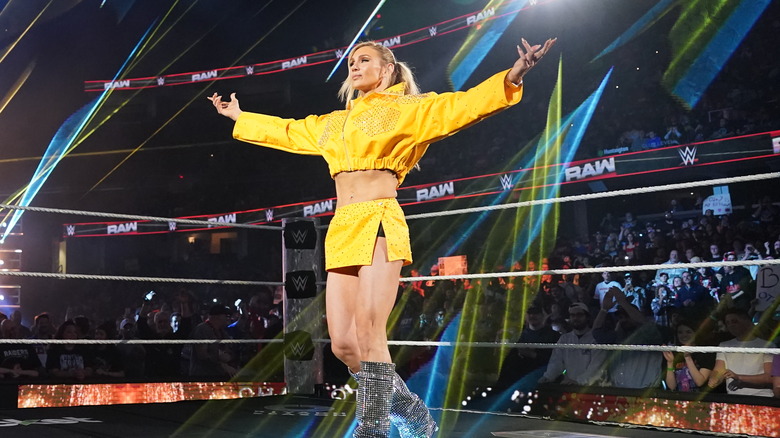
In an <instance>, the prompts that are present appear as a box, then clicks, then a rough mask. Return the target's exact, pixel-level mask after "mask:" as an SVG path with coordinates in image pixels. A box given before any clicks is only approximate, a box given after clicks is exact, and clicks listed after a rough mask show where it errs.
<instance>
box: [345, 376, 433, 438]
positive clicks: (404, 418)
mask: <svg viewBox="0 0 780 438" xmlns="http://www.w3.org/2000/svg"><path fill="white" fill-rule="evenodd" d="M347 370H349V374H350V375H351V376H352V377H353V378H354V379H355V380H356V381H357V382H358V383H359V382H360V373H354V372H352V370H351V369H349V367H347ZM390 422H391V423H392V424H393V426H395V427H396V428H397V429H398V432H399V433H400V435H401V438H431V437H433V434H434V433H436V431H437V430H438V429H439V428H438V427H437V426H436V421H434V420H433V417H431V413H430V412H429V411H428V408H427V407H426V406H425V403H423V401H422V400H421V399H420V397H418V396H417V394H415V393H413V392H412V391H410V390H409V388H408V387H407V386H406V383H405V382H404V380H403V379H402V378H401V376H399V375H398V373H396V372H393V401H392V405H391V408H390Z"/></svg>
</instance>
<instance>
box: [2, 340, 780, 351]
mask: <svg viewBox="0 0 780 438" xmlns="http://www.w3.org/2000/svg"><path fill="white" fill-rule="evenodd" d="M283 342H284V340H283V339H127V340H125V339H104V340H97V339H0V345H2V344H33V345H40V344H60V345H62V344H65V345H67V344H76V345H111V344H114V345H119V344H142V345H144V344H154V345H158V344H280V343H283ZM312 342H316V343H318V344H327V343H330V342H331V341H330V339H313V340H312ZM387 343H388V345H398V346H407V347H476V348H487V347H493V348H495V347H511V348H538V349H548V350H549V349H555V348H560V349H567V350H616V351H622V350H630V351H659V352H660V351H674V352H679V353H719V352H729V353H755V354H780V348H778V347H765V348H752V347H717V346H677V345H628V344H626V345H624V344H557V343H551V344H543V343H534V342H525V343H522V342H447V341H388V342H387Z"/></svg>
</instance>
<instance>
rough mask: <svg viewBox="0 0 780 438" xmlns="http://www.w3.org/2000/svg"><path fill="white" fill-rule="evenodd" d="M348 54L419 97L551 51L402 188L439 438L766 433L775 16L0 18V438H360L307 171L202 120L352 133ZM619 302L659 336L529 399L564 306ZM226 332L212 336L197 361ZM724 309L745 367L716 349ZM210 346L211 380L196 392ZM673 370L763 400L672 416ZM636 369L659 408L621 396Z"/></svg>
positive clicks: (422, 384)
mask: <svg viewBox="0 0 780 438" xmlns="http://www.w3.org/2000/svg"><path fill="white" fill-rule="evenodd" d="M378 6H381V7H379V8H378V9H377V10H376V11H375V8H377V7H378ZM372 11H375V12H372ZM364 23H365V24H366V25H365V27H364V26H363V25H364ZM356 34H357V35H358V36H359V38H358V40H359V41H366V40H375V41H378V42H381V43H382V44H384V45H385V46H387V47H389V48H391V49H392V50H393V51H394V53H395V55H396V57H397V59H399V60H402V61H406V62H408V63H409V64H410V65H411V67H412V69H413V71H414V73H415V75H416V78H417V80H418V82H419V84H420V85H421V89H422V90H423V91H424V92H428V91H434V92H438V93H443V92H450V91H460V90H466V89H469V88H470V87H472V86H474V85H476V84H478V83H480V82H481V81H482V80H483V79H485V78H487V77H489V76H491V75H493V74H495V73H497V72H499V71H502V70H506V69H508V68H510V67H511V66H512V64H513V63H514V61H515V60H516V59H517V49H516V45H518V44H520V41H521V39H522V38H525V39H526V40H528V41H529V42H530V43H531V44H541V43H542V42H543V41H544V40H546V39H547V38H553V37H557V38H558V40H557V43H556V45H555V46H554V47H553V49H552V50H551V52H550V53H549V54H548V55H547V56H546V57H545V60H544V61H543V62H541V63H540V64H539V65H538V66H537V67H535V68H534V69H533V70H531V72H529V73H528V75H527V76H526V77H525V78H524V85H523V86H524V91H523V99H522V101H521V102H520V103H519V104H518V105H517V106H515V107H513V108H510V109H508V110H506V111H503V112H501V113H500V114H497V115H495V116H493V117H490V118H489V119H486V120H484V121H482V122H480V123H479V124H477V125H475V126H473V127H470V128H468V129H466V130H464V131H462V132H459V133H458V134H456V135H454V136H452V137H447V138H445V139H443V140H441V141H439V142H437V143H434V144H433V145H431V147H430V149H429V150H428V152H427V153H426V155H425V156H424V157H423V159H422V161H421V162H420V166H419V169H418V170H414V171H412V172H411V173H410V174H409V175H408V177H407V178H406V180H405V181H404V183H403V185H402V186H400V187H399V189H398V200H399V202H400V204H401V205H402V207H403V208H404V211H405V213H406V214H407V218H408V219H409V225H410V231H411V238H412V247H413V252H414V255H415V260H414V263H413V264H412V265H411V266H408V267H405V268H404V271H403V272H402V276H403V277H404V278H403V279H402V282H401V283H400V285H399V290H398V299H397V302H396V306H395V308H394V310H393V313H392V314H391V317H390V323H389V326H388V338H389V339H390V343H391V353H392V355H393V359H394V361H395V363H396V365H397V370H398V372H399V374H401V376H402V377H403V378H404V379H405V380H406V381H407V384H408V385H409V386H410V388H411V389H412V390H414V391H415V392H417V393H419V394H420V395H421V397H423V399H424V400H425V401H426V403H427V404H428V405H429V406H430V407H431V408H432V413H433V414H434V416H435V417H436V419H437V421H438V423H439V427H440V430H439V432H438V435H437V436H439V437H442V438H445V437H446V438H450V437H483V436H484V437H488V436H504V437H560V438H566V437H593V436H623V437H679V436H690V435H691V434H693V435H704V436H751V437H753V436H780V399H779V398H778V397H780V364H778V363H779V362H780V359H777V356H778V355H780V350H779V349H778V348H777V342H778V340H779V339H780V312H779V311H778V305H779V304H780V281H778V278H780V265H778V262H777V260H778V258H780V195H779V194H778V187H780V185H779V184H778V178H780V173H779V172H780V101H779V100H778V96H780V90H779V89H778V84H780V61H778V59H777V47H779V46H780V2H777V1H771V0H631V1H627V0H490V1H488V0H387V1H383V2H378V1H377V2H374V1H354V0H270V1H267V0H231V1H224V0H187V1H182V0H154V1H149V0H53V1H50V0H0V201H2V202H0V204H1V205H0V313H2V315H0V320H2V319H6V318H7V319H8V322H7V323H6V322H3V325H2V326H0V327H2V331H0V352H2V354H3V355H2V357H0V430H1V431H2V432H0V433H2V436H3V437H6V436H9V437H10V436H52V437H55V436H56V437H86V436H100V437H109V436H110V437H114V436H116V437H120V436H121V437H128V436H145V437H157V436H188V437H189V436H219V437H223V436H224V437H234V436H235V437H239V436H258V437H341V436H351V430H352V429H353V428H354V421H353V420H354V402H355V387H356V384H355V382H354V381H353V380H351V379H350V376H349V374H348V373H347V370H346V367H344V366H343V365H342V364H341V363H340V362H339V361H338V360H337V359H336V358H335V357H334V356H333V354H332V353H331V351H330V345H329V343H328V334H327V328H326V326H325V324H324V300H323V296H324V293H325V290H324V279H325V278H326V273H325V272H324V271H323V263H322V261H321V258H322V256H321V253H320V252H319V249H320V247H321V244H322V238H323V236H324V233H325V228H326V227H327V224H328V223H329V221H330V218H331V217H332V215H333V212H334V210H335V209H336V199H335V191H334V190H333V183H332V180H331V178H330V176H329V173H328V168H327V166H326V164H325V162H324V161H323V160H322V159H321V158H320V157H313V156H304V155H292V154H287V153H284V152H280V151H276V150H272V149H269V148H262V147H257V146H253V145H250V144H247V143H240V142H238V141H236V140H233V139H232V137H231V131H232V126H233V123H232V122H231V121H230V120H228V119H226V118H224V117H222V116H219V115H218V114H216V112H215V110H214V107H213V106H212V104H211V102H209V101H208V100H207V99H206V97H207V96H211V95H212V94H213V93H218V94H220V95H222V96H224V97H225V98H227V97H228V96H230V94H231V93H236V96H237V98H238V99H240V102H241V108H242V109H243V110H245V111H253V112H260V113H266V114H272V115H277V116H280V117H284V118H303V117H305V116H307V115H309V114H325V113H328V112H330V111H333V110H335V109H341V108H343V106H342V105H343V103H341V102H339V101H338V99H337V92H338V89H339V87H340V85H341V82H342V80H343V79H344V78H345V77H346V74H347V67H346V65H345V64H346V63H345V62H341V63H340V64H339V65H338V67H337V62H340V58H341V57H342V56H343V55H345V53H346V52H345V51H346V49H347V47H348V46H349V45H350V43H351V42H352V41H353V38H354V37H355V35H356ZM336 67H337V68H336ZM334 68H335V71H334ZM331 74H332V77H331ZM434 225H435V226H434ZM299 226H302V227H303V228H296V227H299ZM309 226H310V227H311V228H310V229H311V230H313V232H312V233H311V234H310V236H313V235H315V234H316V236H317V239H312V240H313V242H312V243H311V246H310V247H311V248H312V249H313V251H312V253H311V254H312V255H311V257H312V259H311V260H313V261H310V262H308V263H309V267H308V268H307V269H308V270H307V271H306V272H307V273H306V274H305V275H304V274H301V273H302V272H303V271H302V270H299V269H298V268H296V266H298V264H300V259H301V257H299V256H300V253H299V252H297V251H303V250H302V249H301V248H303V247H305V246H306V245H308V243H302V240H305V239H299V237H302V236H304V234H305V230H306V229H307V228H306V227H309ZM282 227H284V232H280V231H282V229H283V228H282ZM301 230H303V231H301ZM314 230H316V231H314ZM291 242H292V243H291ZM296 245H298V246H296ZM301 245H303V246H301ZM307 248H308V247H307ZM306 257H309V255H307V256H306ZM307 260H309V259H307ZM729 262H732V265H735V266H737V268H734V267H733V266H732V265H729V264H728V263H729ZM674 263H683V265H681V266H679V267H675V266H670V265H671V264H674ZM702 264H704V265H706V266H704V265H702ZM743 265H744V266H743ZM567 271H571V272H567ZM732 271H736V272H737V273H736V274H735V273H734V272H732ZM604 272H608V274H605V273H604ZM309 273H310V274H311V276H310V277H307V276H306V275H309ZM494 273H504V274H503V275H493V274H494ZM662 274H666V275H667V277H668V280H666V279H663V278H662ZM296 275H297V276H296ZM686 275H687V277H688V278H692V281H693V283H691V284H695V287H696V288H698V289H696V290H701V291H704V292H703V296H704V297H705V298H704V299H702V300H701V301H700V302H697V303H695V304H693V305H691V304H686V303H684V302H682V299H681V300H680V302H675V297H676V296H677V297H679V296H682V295H681V294H683V293H685V292H684V291H683V292H680V291H681V290H683V289H680V288H686V287H687V288H689V289H690V288H692V287H694V286H691V285H690V284H688V283H684V281H687V280H683V278H684V277H685V276H686ZM735 275H737V276H738V277H735ZM440 276H447V277H445V278H444V279H438V278H437V277H440ZM418 277H419V279H410V278H418ZM608 277H610V278H608ZM676 277H680V280H679V282H680V284H677V283H676V282H677V280H676V279H675V278H676ZM609 281H614V282H615V283H617V286H618V287H620V288H621V289H623V290H624V291H625V292H626V295H627V296H629V298H630V299H632V300H633V301H632V302H633V304H635V305H636V307H637V308H638V309H639V310H640V311H641V312H643V313H644V317H645V318H646V319H647V324H649V325H651V326H653V327H654V330H656V331H657V332H658V333H659V334H660V335H661V336H662V339H658V340H656V341H653V342H650V341H647V342H640V341H638V340H637V341H636V342H633V340H636V338H630V337H629V338H628V339H627V340H625V342H622V341H621V342H617V341H616V342H606V343H602V344H608V345H606V346H595V347H594V346H589V347H587V348H586V349H581V350H576V351H578V352H582V354H587V355H588V356H589V357H590V355H591V353H592V354H593V355H596V353H597V352H600V353H603V355H604V357H605V359H604V362H603V364H602V365H601V367H598V368H597V369H596V370H594V373H593V375H592V376H591V377H592V378H590V379H588V381H586V382H583V381H576V379H573V377H575V376H573V375H572V374H573V371H571V369H572V368H569V369H563V370H562V371H561V370H559V372H558V373H557V374H556V373H553V375H550V373H551V370H552V369H553V366H552V365H551V364H552V363H553V362H554V361H555V360H557V359H556V358H558V357H559V353H560V355H563V354H564V353H562V352H563V351H567V350H565V347H560V348H557V349H553V345H554V344H555V342H556V339H558V338H559V336H566V334H567V333H573V332H572V330H573V329H574V328H573V326H575V325H576V324H575V322H574V321H573V320H572V318H571V316H570V315H569V311H568V309H573V308H572V307H570V305H571V304H573V303H581V304H582V307H583V308H585V309H588V310H587V311H586V313H587V314H589V315H590V318H588V324H591V323H593V322H594V320H595V319H596V315H597V314H598V313H599V306H600V303H599V300H598V291H599V288H600V287H601V286H600V285H601V284H608V283H609ZM689 289H684V290H689ZM216 306H220V307H221V308H222V309H225V308H226V307H227V308H228V309H227V311H229V313H230V315H227V316H228V318H229V321H228V322H229V324H230V325H229V326H228V328H227V329H226V330H225V332H224V333H222V334H221V335H219V336H217V338H218V339H214V338H212V337H206V338H198V336H197V334H198V333H199V331H198V327H200V324H201V323H202V322H203V321H204V320H206V319H207V318H209V314H210V313H211V314H212V315H213V314H214V313H213V309H214V308H215V307H216ZM575 307H576V306H575ZM732 307H736V308H742V309H744V310H746V311H747V312H748V316H749V317H750V318H751V327H752V328H751V330H750V336H751V337H755V338H756V339H758V340H762V342H764V341H766V342H764V343H763V344H762V345H753V347H758V348H760V350H757V351H758V352H751V351H748V352H741V353H729V350H727V349H726V350H723V349H722V347H728V345H725V346H724V345H720V343H721V342H723V341H727V340H729V339H732V338H734V337H735V336H736V335H734V334H733V333H732V332H731V331H730V326H729V324H726V323H725V321H726V320H727V319H728V312H729V308H732ZM42 315H43V316H42ZM534 315H536V316H534ZM538 315H541V319H538V320H537V321H536V322H534V318H537V316H538ZM616 318H619V317H616ZM539 321H541V322H539ZM609 322H610V318H609V317H608V318H607V322H606V324H607V325H609ZM612 322H614V321H612ZM167 326H170V328H168V327H167ZM542 326H543V327H545V329H546V330H547V333H554V335H553V336H554V337H553V338H549V337H547V338H543V337H542V336H541V335H539V334H538V333H539V332H540V331H539V330H540V329H539V327H542ZM681 326H685V327H690V328H691V329H692V330H693V333H694V335H695V342H694V341H690V342H687V343H686V342H683V341H681V340H680V339H679V337H678V330H679V329H680V327H681ZM69 327H71V328H73V333H74V335H72V337H69V336H68V335H67V332H68V331H69V330H68V328H69ZM161 327H162V328H161ZM643 327H644V326H643ZM66 339H70V341H67V340H66ZM204 339H210V340H211V341H209V340H204ZM561 339H564V338H561ZM160 341H163V342H160ZM559 342H561V343H564V342H563V341H559ZM582 343H586V344H588V345H590V343H588V342H584V341H583V342H582ZM634 344H641V345H634ZM727 344H728V343H727ZM73 345H76V347H75V348H77V349H79V351H81V352H82V353H83V360H84V363H81V364H80V365H81V366H80V367H76V368H78V369H79V370H80V371H73V372H69V373H62V370H59V369H58V368H57V366H56V365H57V364H53V363H52V362H53V361H52V360H51V358H52V357H53V356H55V355H58V354H61V350H62V349H63V348H65V347H66V346H67V347H68V348H71V347H73ZM204 345H205V346H207V348H212V347H213V348H219V350H220V354H221V355H224V356H221V357H224V358H225V359H224V365H225V367H226V368H225V369H226V370H228V369H229V371H226V372H225V373H224V375H218V374H211V375H199V374H197V373H195V374H193V373H191V372H190V364H189V361H190V358H191V357H192V355H193V354H194V353H193V352H194V351H196V350H197V349H198V348H201V346H204ZM681 346H682V347H692V348H693V350H690V351H693V353H692V354H693V355H694V357H695V358H696V360H697V361H700V362H697V363H699V364H701V363H705V362H706V363H709V362H707V361H711V362H712V363H714V362H715V357H716V354H717V357H718V358H721V355H723V354H742V356H744V357H749V358H750V359H745V362H753V361H754V360H753V359H755V358H756V357H763V359H761V360H759V364H760V363H764V364H767V363H768V364H770V365H771V362H772V361H774V368H773V370H774V371H773V372H772V373H770V372H769V371H765V379H764V380H765V381H764V382H762V383H761V384H760V385H757V386H758V388H755V391H754V392H750V391H747V392H745V391H743V390H744V389H746V388H744V386H743V387H740V386H739V384H740V380H739V379H737V380H735V381H729V382H730V383H734V382H737V384H736V386H733V387H732V385H726V384H722V385H720V386H718V387H715V388H710V387H708V386H707V385H694V387H693V388H689V387H687V386H686V387H685V388H682V383H680V385H677V386H676V387H670V384H669V380H668V376H667V372H671V373H677V372H678V371H681V370H682V369H681V368H680V367H682V368H685V365H684V364H685V360H687V359H683V358H684V357H685V354H687V353H686V351H685V349H684V348H682V349H681V348H680V347H681ZM601 347H604V349H600V348H601ZM645 347H649V348H648V349H647V350H646V352H644V353H643V354H646V356H643V357H644V358H645V359H643V360H645V362H643V363H642V365H641V367H640V368H642V370H644V369H645V368H646V369H648V370H653V372H656V373H657V378H655V379H654V380H653V383H652V384H650V385H647V384H643V385H639V386H637V385H623V384H620V383H616V380H615V379H614V374H613V373H614V369H615V367H616V364H618V365H619V362H620V361H628V359H626V357H627V355H629V354H631V353H637V351H639V350H642V349H643V348H645ZM696 348H698V349H696ZM572 351H575V350H572ZM662 351H667V352H671V353H668V354H669V355H671V356H674V357H675V359H674V360H673V362H674V363H675V364H676V365H674V366H672V367H671V369H669V368H667V366H668V365H669V364H671V362H669V360H670V359H668V358H667V359H666V360H664V359H665V356H664V354H663V353H662ZM690 351H688V352H690ZM28 353H29V354H28ZM551 354H552V357H551ZM20 355H21V356H24V357H25V359H24V360H19V359H18V357H19V356H20ZM706 355H709V356H706ZM705 356H706V357H705ZM744 357H743V358H744ZM762 361H763V362H762ZM625 363H628V362H625ZM656 363H657V367H656ZM648 364H650V365H648ZM681 364H682V365H681ZM675 367H677V368H675ZM709 367H710V369H711V368H712V365H709ZM759 367H760V365H759ZM765 367H767V368H766V369H768V367H769V365H765ZM656 368H657V369H656ZM705 368H706V367H705ZM85 370H86V371H85ZM735 372H736V371H735ZM636 373H637V374H639V373H640V371H639V370H637V371H636ZM737 374H740V373H737ZM747 374H750V373H747ZM769 374H772V375H769ZM570 376H571V377H572V379H570V378H569V377H570ZM687 383H688V382H686V384H687ZM747 389H752V388H747ZM773 394H774V396H772V395H773ZM684 434H687V435H684Z"/></svg>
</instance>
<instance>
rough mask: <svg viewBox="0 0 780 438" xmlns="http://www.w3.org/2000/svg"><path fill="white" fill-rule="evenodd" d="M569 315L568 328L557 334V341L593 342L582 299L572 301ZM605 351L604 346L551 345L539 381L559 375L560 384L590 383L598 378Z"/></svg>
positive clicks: (557, 377) (560, 342)
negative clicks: (572, 346) (551, 348)
mask: <svg viewBox="0 0 780 438" xmlns="http://www.w3.org/2000/svg"><path fill="white" fill-rule="evenodd" d="M569 317H570V318H571V319H570V324H571V328H572V330H571V331H570V332H568V333H564V334H563V335H561V337H560V339H558V342H557V343H558V344H595V343H596V340H595V339H594V337H593V331H592V329H591V325H590V309H589V308H588V306H587V305H585V304H584V303H574V304H572V305H571V306H570V307H569ZM606 355H607V352H606V351H604V350H592V349H589V348H583V349H569V348H566V349H563V348H555V349H553V351H552V356H551V357H550V361H549V364H548V365H547V370H546V371H545V372H544V375H543V376H542V378H541V379H539V383H547V382H554V381H556V380H558V379H559V378H561V376H563V379H562V380H561V382H560V383H561V384H563V385H592V384H594V383H596V382H597V381H598V380H599V379H601V378H602V366H603V365H604V361H605V359H606Z"/></svg>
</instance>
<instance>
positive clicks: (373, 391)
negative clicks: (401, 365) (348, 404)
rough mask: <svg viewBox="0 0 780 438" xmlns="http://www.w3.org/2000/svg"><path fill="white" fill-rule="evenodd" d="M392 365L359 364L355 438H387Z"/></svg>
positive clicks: (393, 369)
mask: <svg viewBox="0 0 780 438" xmlns="http://www.w3.org/2000/svg"><path fill="white" fill-rule="evenodd" d="M394 374H395V364H392V363H386V362H363V361H361V362H360V372H359V373H357V377H358V385H359V386H360V387H359V388H358V393H357V407H356V409H355V417H356V418H357V423H358V425H357V428H356V429H355V432H354V433H353V434H352V436H353V437H354V438H369V437H372V438H374V437H377V438H386V437H389V436H390V404H391V403H392V398H393V375H394Z"/></svg>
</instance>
